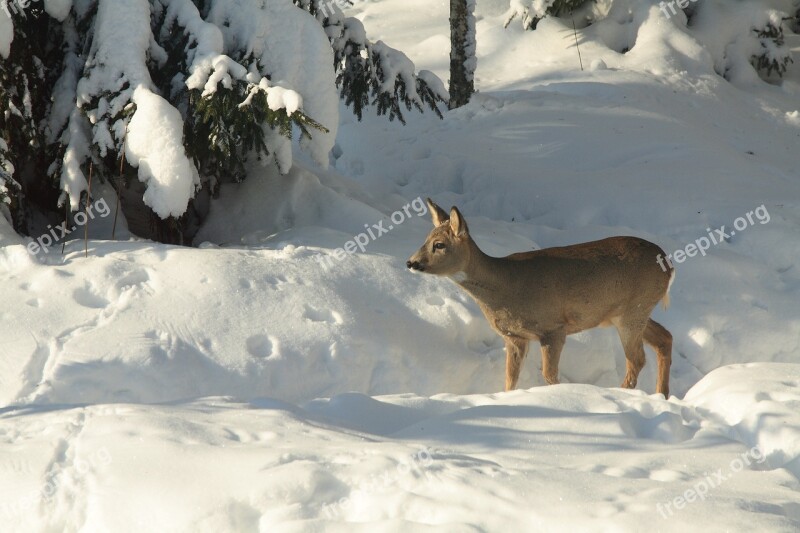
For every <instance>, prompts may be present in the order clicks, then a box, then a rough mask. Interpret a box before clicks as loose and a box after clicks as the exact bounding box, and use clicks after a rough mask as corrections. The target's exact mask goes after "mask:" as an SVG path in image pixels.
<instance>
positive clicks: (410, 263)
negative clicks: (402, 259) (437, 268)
mask: <svg viewBox="0 0 800 533" xmlns="http://www.w3.org/2000/svg"><path fill="white" fill-rule="evenodd" d="M406 266H407V267H408V268H409V269H410V270H419V271H420V272H421V271H423V270H425V269H424V268H423V267H422V265H420V264H419V261H406Z"/></svg>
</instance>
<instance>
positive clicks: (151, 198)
mask: <svg viewBox="0 0 800 533" xmlns="http://www.w3.org/2000/svg"><path fill="white" fill-rule="evenodd" d="M132 99H133V102H134V103H135V104H136V112H135V113H134V114H133V118H131V120H130V122H129V123H128V134H127V136H126V137H125V156H126V157H127V159H128V161H129V162H130V163H131V165H133V166H135V167H138V169H139V179H140V180H141V181H143V182H144V183H146V184H147V190H146V191H145V193H144V202H145V204H146V205H148V206H150V208H151V209H152V210H153V211H155V213H156V214H157V215H158V216H159V217H161V218H167V217H169V216H174V217H179V216H180V215H182V214H183V212H184V211H185V210H186V205H187V204H188V203H189V200H190V199H191V198H192V197H193V196H194V191H195V188H196V187H197V186H199V184H200V178H199V176H198V175H197V169H195V167H194V165H193V164H192V162H191V161H190V160H189V158H188V157H187V155H186V150H185V148H184V146H183V142H182V140H183V119H182V118H181V114H180V112H179V111H178V110H177V109H175V108H174V107H172V106H171V105H170V104H169V102H167V101H166V100H164V99H163V98H162V97H161V96H159V95H157V94H155V93H153V92H151V91H150V90H149V89H147V88H146V87H144V86H139V87H137V88H136V90H135V91H134V92H133V97H132Z"/></svg>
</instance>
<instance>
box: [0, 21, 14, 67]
mask: <svg viewBox="0 0 800 533" xmlns="http://www.w3.org/2000/svg"><path fill="white" fill-rule="evenodd" d="M13 40H14V23H13V22H12V21H11V17H10V16H9V14H8V13H6V12H5V11H3V10H0V56H2V57H3V58H6V57H8V54H10V53H11V42H12V41H13Z"/></svg>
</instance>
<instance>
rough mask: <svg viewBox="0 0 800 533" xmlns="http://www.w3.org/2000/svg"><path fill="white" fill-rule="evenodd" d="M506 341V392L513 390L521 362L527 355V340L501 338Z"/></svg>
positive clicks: (520, 368)
mask: <svg viewBox="0 0 800 533" xmlns="http://www.w3.org/2000/svg"><path fill="white" fill-rule="evenodd" d="M503 339H504V340H505V341H506V390H507V391H510V390H514V389H515V388H516V387H517V380H519V372H520V370H522V361H524V360H525V356H526V355H527V354H528V339H523V338H522V337H503Z"/></svg>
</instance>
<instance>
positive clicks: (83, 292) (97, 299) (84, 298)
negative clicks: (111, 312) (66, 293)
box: [72, 287, 110, 309]
mask: <svg viewBox="0 0 800 533" xmlns="http://www.w3.org/2000/svg"><path fill="white" fill-rule="evenodd" d="M72 297H73V298H74V299H75V303H77V304H78V305H82V306H83V307H89V308H91V309H102V308H103V307H106V306H107V305H108V304H109V303H110V302H109V301H108V300H106V299H105V298H103V297H102V296H100V295H99V294H96V293H94V292H93V291H92V289H91V288H90V287H83V288H80V289H75V291H74V292H73V293H72Z"/></svg>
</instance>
